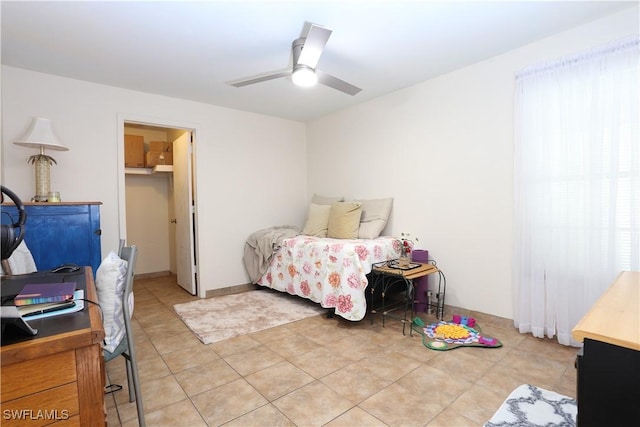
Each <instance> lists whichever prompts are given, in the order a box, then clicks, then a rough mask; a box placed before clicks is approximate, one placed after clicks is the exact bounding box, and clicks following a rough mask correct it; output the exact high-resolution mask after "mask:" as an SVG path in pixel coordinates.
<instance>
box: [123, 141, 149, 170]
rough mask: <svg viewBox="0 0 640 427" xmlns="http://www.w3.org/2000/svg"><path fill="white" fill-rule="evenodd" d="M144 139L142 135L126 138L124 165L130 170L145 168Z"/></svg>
mask: <svg viewBox="0 0 640 427" xmlns="http://www.w3.org/2000/svg"><path fill="white" fill-rule="evenodd" d="M144 160H145V159H144V137H143V136H140V135H125V136H124V165H125V167H128V168H143V167H144Z"/></svg>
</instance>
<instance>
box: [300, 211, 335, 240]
mask: <svg viewBox="0 0 640 427" xmlns="http://www.w3.org/2000/svg"><path fill="white" fill-rule="evenodd" d="M330 212H331V205H316V204H314V203H312V204H311V206H309V213H308V214H307V223H306V224H305V225H304V229H303V230H302V234H304V235H307V236H316V237H327V231H328V229H329V213H330Z"/></svg>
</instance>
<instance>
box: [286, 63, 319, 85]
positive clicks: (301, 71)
mask: <svg viewBox="0 0 640 427" xmlns="http://www.w3.org/2000/svg"><path fill="white" fill-rule="evenodd" d="M291 79H292V80H293V82H294V83H295V84H296V85H298V86H304V87H309V86H313V85H315V84H316V83H318V76H316V73H315V71H313V69H311V68H309V67H305V66H298V67H297V68H296V69H295V70H293V74H292V75H291Z"/></svg>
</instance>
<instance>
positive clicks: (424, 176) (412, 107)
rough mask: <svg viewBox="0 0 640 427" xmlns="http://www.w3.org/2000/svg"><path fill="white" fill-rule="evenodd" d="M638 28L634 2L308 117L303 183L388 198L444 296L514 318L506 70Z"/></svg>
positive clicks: (393, 226) (393, 229)
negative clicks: (434, 269) (431, 265)
mask: <svg viewBox="0 0 640 427" xmlns="http://www.w3.org/2000/svg"><path fill="white" fill-rule="evenodd" d="M638 28H639V23H638V8H632V9H631V10H626V11H624V12H621V13H618V14H615V15H612V16H610V17H608V18H605V19H601V20H599V21H595V22H593V23H591V24H589V25H585V26H582V27H578V28H575V29H573V30H571V31H567V32H565V33H561V34H557V35H555V36H553V37H550V38H548V39H545V40H541V41H539V42H537V43H534V44H531V45H528V46H525V47H522V48H520V49H517V50H514V51H512V52H508V53H506V54H503V55H500V56H497V57H494V58H491V59H489V60H487V61H484V62H481V63H478V64H474V65H472V66H469V67H466V68H463V69H460V70H457V71H455V72H452V73H449V74H446V75H442V76H440V77H437V78H434V79H431V80H429V81H426V82H424V83H422V84H419V85H416V86H413V87H410V88H407V89H405V90H401V91H398V92H395V93H393V94H390V95H388V96H384V97H380V98H377V99H375V100H373V101H370V102H367V103H363V104H360V105H358V106H355V107H353V108H350V109H348V110H345V111H342V112H339V113H336V114H333V115H330V116H327V117H325V118H322V119H319V120H315V121H313V122H310V123H308V127H307V144H308V148H307V149H308V164H309V175H308V176H309V190H310V192H318V193H320V194H325V195H344V196H347V197H351V198H360V197H361V198H378V197H388V196H393V197H394V198H395V199H394V207H393V213H392V218H391V223H390V225H389V226H388V228H387V230H388V234H391V235H399V234H400V233H401V232H404V233H410V234H411V235H412V236H418V237H419V239H420V241H419V242H418V245H417V246H418V247H420V248H423V249H427V250H429V252H430V256H431V257H432V258H434V259H436V260H437V262H438V266H440V267H441V269H442V270H443V272H444V273H445V274H446V277H447V285H448V287H447V294H446V303H447V304H451V305H455V306H458V307H463V308H467V309H471V310H478V311H481V312H485V313H490V314H494V315H497V316H503V317H506V318H513V304H512V292H511V254H512V245H513V240H512V225H513V143H514V137H513V133H514V125H513V120H514V119H513V116H514V113H513V90H514V75H515V73H516V72H518V71H519V70H521V69H522V68H524V67H526V66H528V65H531V64H534V63H537V62H539V61H547V60H552V59H555V58H557V57H560V56H562V55H566V54H572V53H576V52H579V51H582V50H585V49H589V48H591V47H595V46H598V45H601V44H604V43H607V42H609V41H611V40H615V39H618V38H621V37H623V36H627V35H631V34H637V33H638Z"/></svg>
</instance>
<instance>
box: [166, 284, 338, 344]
mask: <svg viewBox="0 0 640 427" xmlns="http://www.w3.org/2000/svg"><path fill="white" fill-rule="evenodd" d="M173 309H174V310H175V311H176V313H177V314H178V316H180V318H181V319H182V321H183V322H184V323H185V324H186V325H187V326H188V327H189V329H191V331H192V332H193V333H194V334H195V335H196V336H197V337H198V339H200V341H202V342H203V343H204V344H211V343H213V342H217V341H221V340H224V339H227V338H232V337H235V336H239V335H244V334H248V333H251V332H257V331H261V330H264V329H268V328H272V327H274V326H279V325H284V324H286V323H290V322H295V321H298V320H302V319H306V318H307V317H311V316H316V315H318V314H321V313H324V312H326V309H323V308H322V307H320V305H319V304H315V303H313V302H311V301H309V300H305V299H303V298H300V297H296V296H292V295H288V294H285V293H280V292H275V291H271V290H268V289H264V290H256V291H249V292H243V293H239V294H232V295H224V296H221V297H214V298H207V299H200V300H197V301H191V302H187V303H182V304H176V305H174V306H173Z"/></svg>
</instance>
